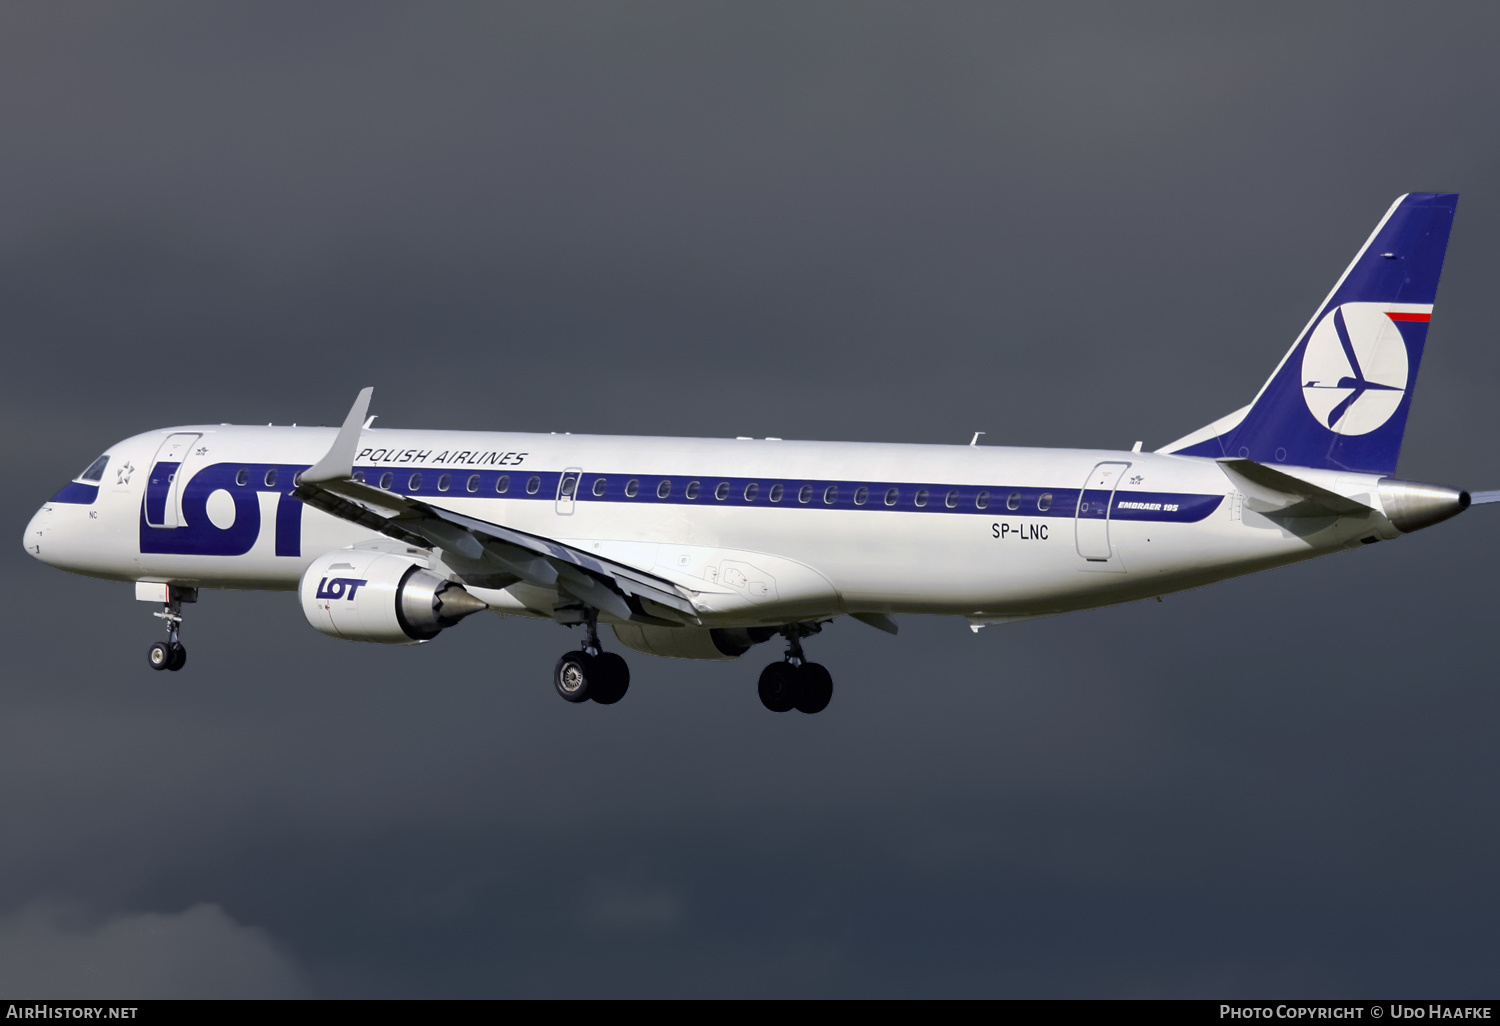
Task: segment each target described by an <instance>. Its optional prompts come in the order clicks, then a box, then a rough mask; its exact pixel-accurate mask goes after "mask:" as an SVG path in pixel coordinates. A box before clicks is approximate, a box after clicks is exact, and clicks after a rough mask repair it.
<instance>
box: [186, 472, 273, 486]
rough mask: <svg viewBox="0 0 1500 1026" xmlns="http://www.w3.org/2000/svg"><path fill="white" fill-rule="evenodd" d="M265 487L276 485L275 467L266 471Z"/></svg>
mask: <svg viewBox="0 0 1500 1026" xmlns="http://www.w3.org/2000/svg"><path fill="white" fill-rule="evenodd" d="M173 476H174V477H175V476H176V475H175V474H174V475H173ZM266 487H267V488H275V487H276V468H275V467H272V468H271V469H270V470H268V471H266Z"/></svg>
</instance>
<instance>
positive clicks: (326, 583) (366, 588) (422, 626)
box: [299, 549, 489, 645]
mask: <svg viewBox="0 0 1500 1026" xmlns="http://www.w3.org/2000/svg"><path fill="white" fill-rule="evenodd" d="M299 590H300V593H301V597H302V612H303V613H304V614H305V615H306V616H307V622H308V623H310V624H312V625H313V626H314V627H316V628H317V629H318V630H320V631H322V632H323V633H324V634H327V635H328V636H329V637H332V638H342V639H344V640H345V641H373V642H379V643H381V644H386V645H414V644H418V643H420V642H423V641H429V640H431V639H432V638H435V637H437V636H438V632H439V631H441V630H442V629H443V628H445V627H452V626H453V625H454V624H456V623H458V621H460V620H462V619H463V618H464V617H466V616H468V615H469V614H470V613H477V612H479V611H480V610H481V609H487V608H489V607H488V606H486V605H485V604H484V603H483V602H481V601H480V600H479V599H477V598H475V597H474V596H473V595H470V594H469V593H468V592H467V591H465V590H464V587H463V585H461V584H456V583H454V582H453V581H449V580H447V579H445V578H443V577H440V576H438V575H437V574H435V573H433V572H432V571H431V570H428V569H426V568H425V567H422V566H420V565H419V564H417V563H415V562H413V561H412V560H411V559H410V558H409V557H406V556H396V555H391V554H390V553H386V552H367V551H362V550H359V549H340V550H339V551H337V552H330V553H328V555H326V556H323V557H321V558H319V559H316V560H314V561H313V563H312V565H311V566H309V567H308V568H307V572H306V573H304V574H303V575H302V584H301V587H300V589H299Z"/></svg>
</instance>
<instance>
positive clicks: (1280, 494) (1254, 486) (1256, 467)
mask: <svg viewBox="0 0 1500 1026" xmlns="http://www.w3.org/2000/svg"><path fill="white" fill-rule="evenodd" d="M1218 464H1219V466H1220V468H1222V469H1223V471H1224V474H1225V476H1226V477H1228V478H1229V480H1230V482H1231V483H1232V484H1233V485H1234V486H1235V487H1236V488H1238V489H1239V490H1240V492H1241V493H1242V494H1243V495H1244V496H1245V505H1246V506H1249V507H1250V508H1251V509H1253V510H1254V511H1255V512H1257V513H1263V514H1265V515H1266V516H1270V517H1330V516H1345V515H1348V514H1354V513H1369V512H1371V510H1372V507H1370V506H1367V505H1365V504H1364V503H1362V502H1356V501H1354V500H1353V499H1350V498H1346V497H1345V496H1342V495H1340V494H1338V493H1337V492H1330V491H1329V490H1328V489H1326V488H1319V487H1318V486H1317V485H1315V484H1310V483H1308V482H1307V481H1303V480H1301V479H1300V478H1296V477H1293V476H1292V475H1290V474H1284V473H1282V472H1281V471H1279V470H1277V469H1276V468H1274V467H1268V466H1266V465H1265V464H1264V463H1256V462H1255V461H1254V460H1247V459H1244V458H1240V457H1230V458H1226V459H1220V460H1218Z"/></svg>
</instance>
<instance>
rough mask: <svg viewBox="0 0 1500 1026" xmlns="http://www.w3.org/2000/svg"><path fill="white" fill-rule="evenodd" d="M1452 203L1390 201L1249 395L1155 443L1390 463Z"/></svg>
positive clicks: (1427, 196) (1375, 469) (1437, 198)
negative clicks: (1228, 410) (1202, 424)
mask: <svg viewBox="0 0 1500 1026" xmlns="http://www.w3.org/2000/svg"><path fill="white" fill-rule="evenodd" d="M1457 206H1458V196H1457V195H1456V194H1454V193H1416V192H1414V193H1409V194H1408V195H1405V196H1402V197H1401V198H1400V199H1398V200H1396V202H1395V203H1394V204H1393V205H1392V206H1391V209H1390V210H1389V211H1387V212H1386V215H1385V217H1384V218H1382V219H1381V221H1380V224H1379V225H1377V226H1376V228H1375V231H1374V233H1373V234H1372V235H1371V236H1370V238H1369V240H1368V241H1367V242H1366V243H1365V244H1364V247H1363V248H1362V249H1361V250H1360V251H1359V253H1358V254H1357V255H1356V256H1355V258H1354V262H1353V263H1351V264H1350V265H1349V267H1348V269H1347V270H1346V271H1344V274H1343V277H1341V278H1340V279H1339V280H1338V284H1336V285H1334V287H1333V291H1332V292H1330V293H1329V294H1328V298H1327V299H1325V300H1324V301H1323V303H1322V305H1321V306H1319V307H1318V309H1317V312H1316V313H1315V314H1314V315H1313V318H1312V320H1311V321H1309V322H1308V324H1307V327H1305V328H1303V329H1302V333H1301V334H1300V335H1299V336H1297V341H1296V343H1295V344H1294V345H1293V346H1292V348H1291V350H1290V351H1289V352H1288V353H1287V354H1286V356H1284V357H1282V360H1281V363H1280V364H1279V365H1278V366H1277V368H1276V370H1275V372H1274V373H1273V374H1272V375H1271V378H1270V380H1269V381H1267V382H1266V384H1265V386H1264V387H1263V388H1262V389H1261V390H1260V394H1259V395H1257V396H1256V397H1255V401H1254V402H1252V403H1251V404H1250V405H1249V406H1247V407H1245V409H1243V410H1240V411H1237V412H1236V413H1232V414H1230V415H1229V416H1227V417H1224V418H1221V419H1220V420H1217V421H1215V422H1214V423H1213V424H1210V425H1208V427H1206V428H1202V429H1200V430H1198V431H1195V432H1193V433H1192V434H1191V435H1188V436H1187V437H1185V438H1181V439H1178V440H1177V441H1176V442H1173V443H1172V444H1171V445H1169V446H1166V447H1165V448H1163V449H1161V450H1159V451H1161V452H1174V453H1180V454H1182V455H1185V456H1213V457H1221V456H1239V457H1245V458H1248V459H1252V460H1255V461H1257V462H1259V463H1268V464H1277V463H1285V464H1291V465H1295V466H1303V467H1319V468H1325V469H1337V470H1350V471H1357V472H1360V473H1371V474H1391V473H1393V472H1394V471H1395V469H1396V460H1397V458H1398V457H1399V456H1400V455H1401V436H1402V435H1403V434H1404V433H1405V431H1406V416H1407V413H1408V412H1409V411H1410V410H1411V396H1412V389H1413V387H1414V386H1415V384H1416V380H1417V368H1418V366H1419V365H1420V364H1421V362H1422V347H1423V346H1424V345H1425V344H1426V341H1427V327H1428V323H1429V321H1430V320H1431V319H1432V306H1433V301H1434V299H1435V298H1436V296H1437V286H1438V277H1439V276H1440V275H1441V274H1442V271H1443V254H1444V253H1445V252H1446V250H1447V248H1448V234H1449V232H1450V231H1451V230H1452V228H1453V213H1454V210H1455V209H1456V208H1457Z"/></svg>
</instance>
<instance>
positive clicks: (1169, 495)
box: [355, 467, 1223, 523]
mask: <svg viewBox="0 0 1500 1026" xmlns="http://www.w3.org/2000/svg"><path fill="white" fill-rule="evenodd" d="M355 469H356V472H357V473H362V474H363V475H364V480H365V481H367V482H368V483H370V484H375V485H380V486H381V487H383V488H387V489H389V490H391V491H395V492H400V493H402V494H404V495H412V496H420V497H422V498H433V499H443V498H458V499H462V498H484V499H494V498H504V499H538V500H542V501H545V502H555V501H557V494H558V485H559V483H560V481H561V479H562V472H560V471H551V470H548V471H540V470H539V471H526V470H524V469H522V470H520V471H517V470H514V469H512V470H506V471H498V470H488V471H467V472H466V471H463V470H444V469H442V468H431V467H429V468H425V469H422V470H411V469H403V470H390V469H389V468H384V467H358V468H355ZM387 475H389V481H385V478H386V476H387ZM578 477H579V480H578V483H577V485H576V486H575V492H576V497H575V501H576V502H579V503H585V502H628V503H632V504H635V503H644V504H656V505H675V506H709V507H713V506H733V507H741V508H744V507H755V506H765V507H768V508H771V509H823V510H845V511H853V510H866V511H872V512H873V511H880V512H887V513H959V514H967V515H979V516H1007V515H1009V516H1031V517H1036V516H1043V517H1060V518H1071V517H1073V516H1074V515H1082V516H1085V517H1089V516H1097V517H1103V516H1105V515H1106V507H1107V504H1108V503H1109V499H1110V493H1109V492H1107V491H1099V492H1094V491H1090V492H1088V493H1086V494H1085V495H1084V496H1083V500H1084V503H1085V504H1086V508H1085V507H1084V506H1083V505H1081V504H1080V502H1079V489H1077V488H1037V487H1021V486H1009V485H972V484H967V485H956V484H943V483H938V482H928V483H920V482H910V481H835V480H828V479H819V480H805V479H797V480H780V481H778V480H775V479H768V478H750V477H704V476H700V477H692V476H687V475H679V474H673V475H662V474H638V475H630V474H595V473H583V474H580V475H578ZM471 485H472V487H471ZM664 486H665V494H664V495H663V494H662V490H663V487H664ZM694 486H696V489H697V491H696V494H695V495H694V496H693V497H692V498H689V497H688V496H689V490H690V489H691V488H693V487H694ZM596 488H598V489H599V491H598V492H596V491H595V489H596ZM632 488H633V494H632ZM502 489H503V490H502ZM777 489H779V492H778V491H777ZM892 493H894V501H892V502H888V501H887V497H888V495H891V494H892ZM720 496H722V498H721V497H720ZM1222 501H1223V496H1222V495H1202V494H1195V493H1184V492H1118V493H1116V495H1115V501H1114V504H1113V505H1114V508H1113V509H1112V510H1109V511H1108V512H1107V515H1108V516H1109V517H1110V518H1111V519H1114V520H1142V521H1172V522H1178V523H1195V522H1197V521H1199V520H1202V519H1204V518H1205V517H1207V516H1208V515H1209V514H1210V513H1212V512H1213V511H1214V510H1215V509H1217V508H1218V507H1219V504H1220V503H1221V502H1222ZM919 503H920V504H919ZM1121 503H1125V504H1126V505H1123V506H1122V505H1121Z"/></svg>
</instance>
